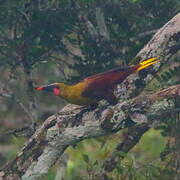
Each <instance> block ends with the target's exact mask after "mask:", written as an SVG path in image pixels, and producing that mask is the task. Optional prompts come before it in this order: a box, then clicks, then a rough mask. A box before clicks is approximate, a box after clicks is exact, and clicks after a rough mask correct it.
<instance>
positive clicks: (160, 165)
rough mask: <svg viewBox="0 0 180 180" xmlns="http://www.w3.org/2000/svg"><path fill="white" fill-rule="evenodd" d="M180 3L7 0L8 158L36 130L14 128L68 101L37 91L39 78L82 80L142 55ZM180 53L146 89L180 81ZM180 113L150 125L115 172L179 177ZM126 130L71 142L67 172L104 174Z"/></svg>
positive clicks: (0, 5)
mask: <svg viewBox="0 0 180 180" xmlns="http://www.w3.org/2000/svg"><path fill="white" fill-rule="evenodd" d="M179 11H180V1H179V0H106V1H103V0H74V1H73V0H13V1H10V0H6V1H3V0H1V1H0V72H1V76H0V133H1V134H0V165H1V166H2V165H3V164H4V163H5V162H7V161H8V160H11V159H13V157H15V155H16V153H17V152H18V151H19V150H20V149H21V147H22V146H23V144H24V142H25V141H26V140H27V138H28V137H29V135H30V134H31V133H32V132H28V133H27V132H26V131H24V132H20V133H15V135H7V134H5V133H6V132H10V131H11V130H13V129H16V128H22V127H25V126H30V125H31V122H32V121H33V122H36V124H37V125H40V124H41V123H42V122H43V121H44V120H45V119H46V118H47V117H49V116H50V115H52V114H54V113H56V112H57V111H59V110H60V109H61V108H62V107H63V106H64V105H66V104H67V103H66V102H65V101H64V100H62V99H59V98H56V97H54V96H52V95H47V94H45V93H39V92H34V90H33V87H34V86H37V85H42V84H48V83H53V82H60V81H63V82H67V83H75V82H77V81H79V80H81V79H83V78H84V77H87V76H89V75H92V74H95V73H98V72H102V71H105V70H107V69H110V68H113V67H116V66H117V65H121V66H125V65H128V64H132V63H137V62H138V60H137V61H136V59H134V57H135V55H136V54H137V53H138V51H139V50H140V49H141V48H143V46H144V45H145V44H146V43H147V42H148V41H149V40H150V38H151V37H152V36H153V35H154V34H155V32H156V31H157V30H158V29H159V28H161V27H162V26H163V25H164V24H165V23H166V22H167V21H168V20H170V19H171V18H172V17H173V16H174V15H176V14H177V13H178V12H179ZM178 57H179V55H177V56H175V57H172V60H171V61H169V63H168V64H166V65H164V67H163V68H162V69H161V70H160V72H159V73H158V74H157V75H156V77H155V79H154V80H153V81H152V82H151V83H150V84H149V85H148V87H147V88H146V89H145V91H147V92H148V93H151V92H154V91H156V90H158V89H160V88H163V87H168V86H170V85H174V84H178V83H179V72H180V71H179V59H178ZM133 59H134V60H133ZM176 101H177V100H176ZM177 107H179V101H177ZM177 120H179V115H178V114H175V113H174V114H170V116H168V117H167V118H166V119H162V120H161V122H160V123H159V124H158V125H156V127H155V128H152V129H150V130H149V131H148V132H147V133H145V134H144V136H143V137H142V138H141V141H140V143H139V144H138V145H136V146H135V147H134V148H133V149H132V150H131V152H129V153H128V154H127V155H126V157H125V158H124V160H123V162H122V163H121V164H118V166H117V167H116V169H115V170H114V171H113V172H112V173H111V174H110V176H111V177H113V178H114V179H117V180H133V179H136V180H149V179H158V180H161V179H165V180H166V179H167V180H169V179H170V178H173V177H174V178H175V177H176V176H177V173H178V167H179V166H178V167H177V163H176V161H178V158H177V157H179V154H178V152H179V151H178V150H180V148H179V145H178V143H177V139H179V137H180V135H179V132H180V129H179V127H180V122H179V121H177ZM125 132H126V130H124V131H121V132H119V133H117V134H113V135H109V136H107V137H101V138H97V139H89V140H85V141H83V142H80V143H79V144H78V145H77V146H76V147H69V148H68V149H67V150H66V151H65V154H66V159H67V161H66V163H67V167H66V168H64V173H65V179H68V180H77V179H78V180H81V179H82V180H84V179H85V180H89V179H91V180H94V179H96V176H95V175H96V173H97V172H98V171H100V169H101V168H102V163H103V161H104V160H105V159H106V158H107V156H108V155H110V153H111V152H112V151H113V149H114V148H115V147H116V145H117V144H118V143H119V142H121V139H122V138H123V133H125ZM178 163H180V160H179V161H178ZM60 167H61V165H59V164H58V163H57V164H56V165H55V166H54V167H53V168H52V169H51V170H50V172H49V173H48V175H47V176H46V177H45V178H43V180H54V179H56V180H58V173H57V172H58V169H59V168H60Z"/></svg>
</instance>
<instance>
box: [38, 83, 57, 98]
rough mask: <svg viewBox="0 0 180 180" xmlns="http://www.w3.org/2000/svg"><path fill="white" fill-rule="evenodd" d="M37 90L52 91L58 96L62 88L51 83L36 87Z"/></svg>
mask: <svg viewBox="0 0 180 180" xmlns="http://www.w3.org/2000/svg"><path fill="white" fill-rule="evenodd" d="M35 90H38V91H46V92H52V93H54V95H56V96H58V95H59V94H60V89H59V87H58V86H57V84H50V85H46V86H40V87H36V88H35Z"/></svg>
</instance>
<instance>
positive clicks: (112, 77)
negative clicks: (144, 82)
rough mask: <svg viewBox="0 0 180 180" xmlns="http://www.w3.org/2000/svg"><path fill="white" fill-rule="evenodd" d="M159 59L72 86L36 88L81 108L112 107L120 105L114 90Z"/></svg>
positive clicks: (101, 75) (58, 84) (150, 59)
mask: <svg viewBox="0 0 180 180" xmlns="http://www.w3.org/2000/svg"><path fill="white" fill-rule="evenodd" d="M159 61H160V60H158V58H156V57H153V58H149V59H146V60H144V61H142V62H140V63H138V64H137V65H131V66H127V67H117V68H114V69H111V70H108V71H105V72H102V73H99V74H95V75H92V76H89V77H86V78H85V79H83V80H81V81H80V82H78V83H76V84H72V85H68V84H65V83H63V82H60V83H53V84H49V85H43V86H39V87H35V89H36V90H38V91H45V92H49V93H53V94H54V95H56V96H59V97H61V98H63V99H65V100H66V101H67V102H69V103H71V104H75V105H80V106H92V107H93V106H95V107H96V105H98V102H99V101H101V100H106V101H107V102H108V103H109V104H110V105H115V104H117V103H118V99H117V97H116V96H115V95H114V90H115V89H116V88H117V85H118V84H120V83H122V82H123V81H124V80H125V79H126V78H127V77H128V76H129V75H130V74H132V73H135V72H138V71H141V70H143V69H145V68H147V67H149V66H151V65H153V64H156V63H157V62H159Z"/></svg>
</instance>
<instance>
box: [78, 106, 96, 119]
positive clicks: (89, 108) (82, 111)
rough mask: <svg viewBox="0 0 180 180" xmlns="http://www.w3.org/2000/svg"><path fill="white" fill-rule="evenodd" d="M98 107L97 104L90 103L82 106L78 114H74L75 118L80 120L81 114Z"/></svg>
mask: <svg viewBox="0 0 180 180" xmlns="http://www.w3.org/2000/svg"><path fill="white" fill-rule="evenodd" d="M97 107H98V104H92V105H89V106H86V107H84V109H82V110H81V111H80V112H79V113H78V114H76V116H75V120H78V121H79V120H81V119H82V117H83V114H84V113H86V112H89V111H93V110H95V109H96V108H97Z"/></svg>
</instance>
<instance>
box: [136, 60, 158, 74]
mask: <svg viewBox="0 0 180 180" xmlns="http://www.w3.org/2000/svg"><path fill="white" fill-rule="evenodd" d="M159 61H160V60H158V59H157V58H156V57H155V58H150V59H147V60H144V61H142V62H140V63H139V64H138V65H136V66H135V69H136V70H135V71H136V72H138V71H141V70H142V69H145V68H146V67H148V66H151V65H153V64H156V63H157V62H159Z"/></svg>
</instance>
